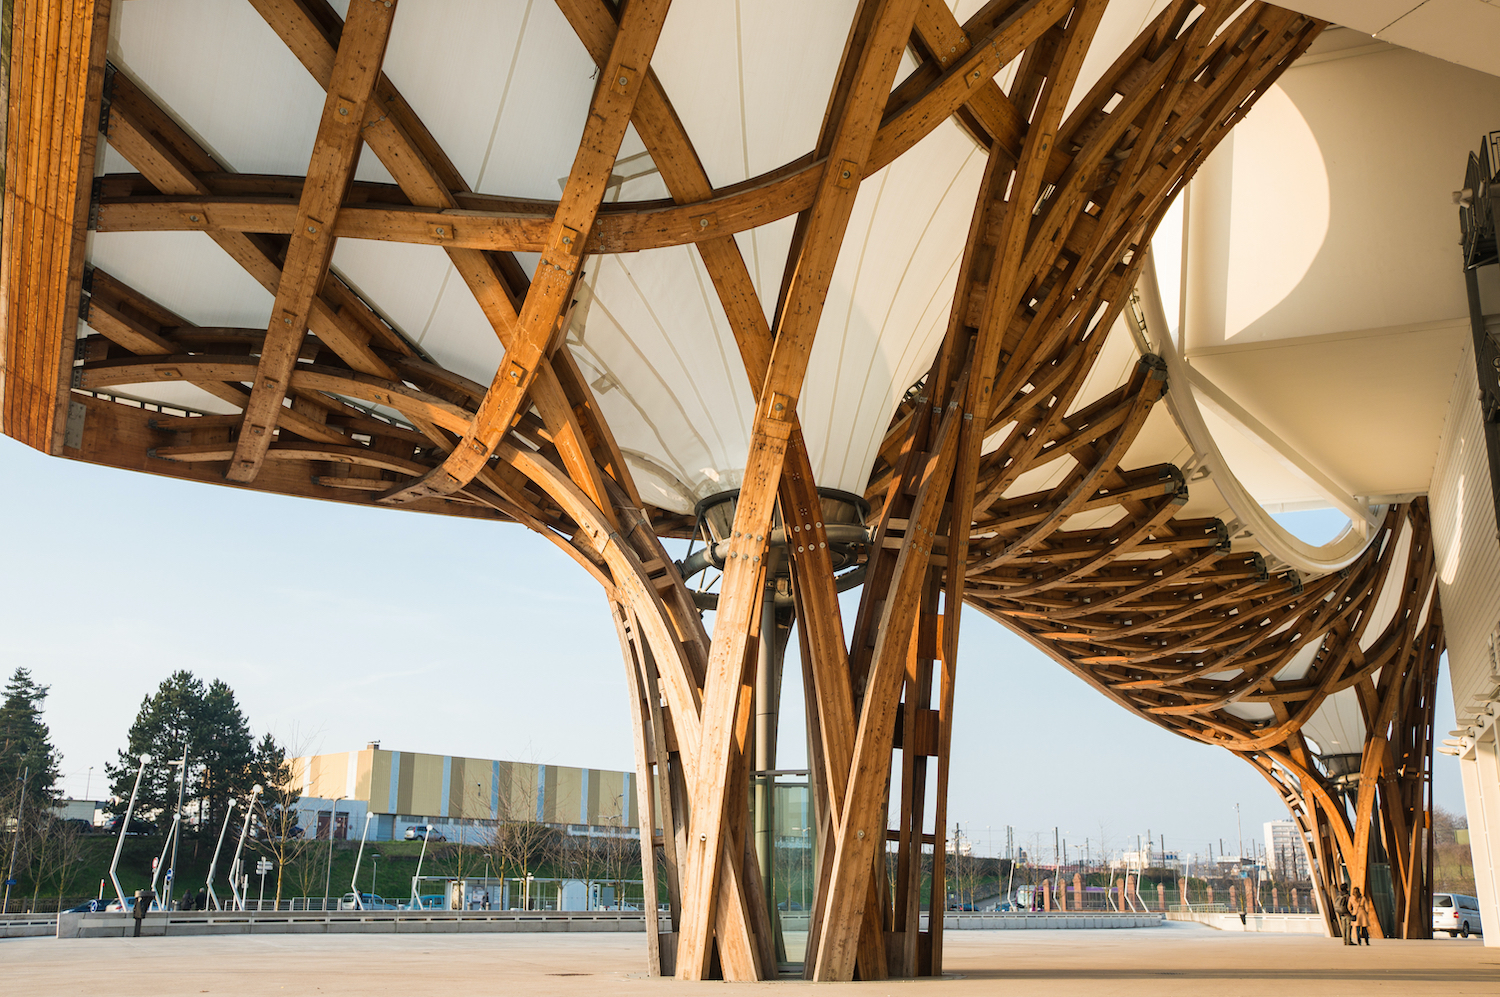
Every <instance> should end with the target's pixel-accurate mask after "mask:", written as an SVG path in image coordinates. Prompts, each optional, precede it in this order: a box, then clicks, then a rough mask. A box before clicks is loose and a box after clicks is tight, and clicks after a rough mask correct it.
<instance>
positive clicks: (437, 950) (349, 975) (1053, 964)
mask: <svg viewBox="0 0 1500 997" xmlns="http://www.w3.org/2000/svg"><path fill="white" fill-rule="evenodd" d="M643 940H644V939H643V938H642V936H640V935H605V934H601V935H427V936H396V935H334V936H328V935H306V936H284V935H282V936H255V937H245V936H241V937H229V938H153V939H130V938H120V939H89V940H64V941H59V940H57V939H51V938H36V939H14V940H10V941H0V993H4V994H17V995H20V994H28V995H29V994H54V993H56V994H62V993H108V994H110V995H111V997H136V995H140V997H148V995H149V997H163V995H167V997H175V995H178V994H188V995H192V994H204V993H207V994H232V995H235V997H253V995H262V994H264V995H292V994H295V995H297V997H334V995H337V997H346V995H347V997H356V995H357V997H373V995H384V994H390V995H393V997H425V995H428V994H432V995H443V997H448V995H454V994H459V995H468V994H483V995H496V997H533V995H536V997H547V995H554V994H556V995H562V997H595V995H598V997H605V995H608V997H677V995H688V994H698V993H705V992H712V993H723V992H724V991H723V988H724V986H725V985H724V984H719V983H700V984H683V983H677V982H676V981H672V980H650V979H646V978H645V977H644V975H643V970H644V962H645V958H644V955H643V953H642V950H641V944H642V942H643ZM946 944H947V947H948V960H947V961H948V970H949V973H950V976H949V977H948V978H946V979H944V980H942V981H936V980H920V981H911V980H909V981H893V982H889V983H874V984H863V983H861V984H853V985H852V986H850V985H845V986H842V987H835V988H834V989H835V990H836V991H837V992H844V993H849V992H858V993H859V994H870V995H877V994H878V995H891V997H895V995H925V997H931V995H932V994H934V993H936V992H942V993H944V994H949V993H951V994H954V995H955V997H958V995H975V997H979V995H985V997H988V995H991V994H996V995H1001V994H1003V995H1006V997H1009V995H1026V994H1047V995H1058V997H1071V995H1075V994H1077V995H1087V997H1109V995H1137V994H1139V995H1151V997H1177V995H1184V997H1186V995H1192V997H1204V995H1212V997H1227V995H1238V994H1245V995H1254V997H1300V995H1304V994H1316V995H1344V994H1350V995H1365V994H1392V995H1397V994H1400V995H1406V994H1414V995H1415V994H1439V993H1440V994H1444V995H1448V997H1452V995H1458V994H1500V950H1497V949H1486V948H1484V947H1483V945H1482V944H1481V943H1480V942H1479V941H1478V940H1475V939H1470V940H1450V939H1447V938H1444V939H1440V940H1436V941H1431V942H1383V943H1382V942H1376V943H1375V944H1374V945H1372V946H1371V947H1370V948H1360V949H1352V948H1344V947H1343V946H1342V945H1340V944H1339V943H1338V942H1337V941H1331V940H1328V939H1323V938H1306V937H1295V936H1277V935H1264V934H1260V935H1257V934H1238V933H1231V932H1221V931H1216V930H1214V929H1212V928H1208V927H1204V926H1202V925H1197V924H1181V923H1172V924H1168V925H1165V926H1163V927H1161V928H1147V929H1115V930H1109V931H954V932H950V933H949V934H948V936H947V943H946ZM809 986H811V984H806V983H802V982H801V981H796V982H788V983H771V984H753V985H734V986H733V990H734V992H735V993H746V994H749V993H752V992H755V993H759V992H761V991H768V992H769V991H779V992H783V993H784V992H786V990H787V989H788V988H791V989H792V990H795V991H798V992H801V991H802V990H803V988H806V987H809ZM825 989H827V988H825Z"/></svg>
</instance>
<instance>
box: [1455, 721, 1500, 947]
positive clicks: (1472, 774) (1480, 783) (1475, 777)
mask: <svg viewBox="0 0 1500 997" xmlns="http://www.w3.org/2000/svg"><path fill="white" fill-rule="evenodd" d="M1459 768H1460V770H1461V771H1462V772H1463V780H1464V803H1465V810H1467V812H1468V817H1469V851H1470V852H1471V853H1472V854H1473V857H1474V889H1475V893H1477V894H1478V899H1479V919H1480V920H1481V921H1482V922H1483V923H1484V925H1485V926H1486V927H1489V926H1491V925H1494V926H1496V927H1495V928H1494V929H1492V930H1487V931H1485V932H1484V944H1485V945H1487V946H1491V947H1494V948H1500V752H1497V745H1496V743H1495V728H1494V727H1493V726H1491V727H1490V728H1489V729H1488V730H1486V731H1485V732H1484V733H1483V734H1482V735H1480V737H1479V739H1478V741H1477V742H1476V743H1475V745H1474V750H1473V751H1472V752H1468V753H1466V754H1465V755H1463V756H1462V757H1461V758H1460V760H1459Z"/></svg>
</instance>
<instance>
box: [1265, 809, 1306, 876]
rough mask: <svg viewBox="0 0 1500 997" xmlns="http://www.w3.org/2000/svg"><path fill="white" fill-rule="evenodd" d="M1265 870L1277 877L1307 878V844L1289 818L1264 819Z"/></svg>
mask: <svg viewBox="0 0 1500 997" xmlns="http://www.w3.org/2000/svg"><path fill="white" fill-rule="evenodd" d="M1265 831H1266V871H1267V872H1269V873H1270V874H1271V875H1272V876H1275V877H1276V878H1277V879H1308V878H1309V877H1310V876H1311V873H1310V871H1309V870H1310V868H1311V867H1310V865H1309V864H1308V860H1307V845H1306V843H1305V842H1303V840H1302V832H1301V831H1300V830H1298V829H1297V825H1296V823H1295V822H1294V821H1291V820H1271V821H1266V826H1265Z"/></svg>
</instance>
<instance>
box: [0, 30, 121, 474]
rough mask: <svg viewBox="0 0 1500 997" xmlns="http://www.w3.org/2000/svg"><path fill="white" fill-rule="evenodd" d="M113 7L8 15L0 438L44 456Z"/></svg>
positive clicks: (73, 304) (79, 271)
mask: <svg viewBox="0 0 1500 997" xmlns="http://www.w3.org/2000/svg"><path fill="white" fill-rule="evenodd" d="M110 9H111V8H110V0H81V2H77V3H70V4H58V3H48V2H44V0H17V2H15V3H14V5H13V10H12V11H11V16H12V18H13V20H12V27H11V33H10V39H11V45H10V50H9V56H10V65H9V67H8V72H9V76H8V79H9V85H8V92H7V93H6V94H5V99H6V100H7V112H6V113H7V118H6V120H7V127H6V131H5V135H6V148H5V175H4V182H5V192H4V211H3V215H4V228H5V232H4V239H3V244H0V289H3V290H0V293H3V311H4V315H5V327H4V329H3V338H0V394H3V404H0V430H3V431H4V432H5V434H6V435H8V436H11V437H13V438H14V439H17V440H20V441H21V442H22V443H25V444H26V445H27V446H30V447H34V448H36V449H38V450H41V451H42V452H44V453H53V454H55V453H58V452H60V451H61V449H62V444H63V433H64V429H65V423H66V406H67V395H68V389H67V383H68V378H69V376H70V375H71V367H72V362H73V339H74V332H75V330H76V328H77V315H78V300H79V291H80V285H81V282H82V279H83V250H84V239H85V237H86V235H87V232H86V228H87V218H88V208H89V191H90V189H91V188H90V184H91V182H92V179H93V175H94V162H95V146H96V139H97V136H98V128H97V123H98V120H99V102H100V93H101V91H102V88H103V82H104V56H105V49H106V45H107V41H108V36H109V15H110Z"/></svg>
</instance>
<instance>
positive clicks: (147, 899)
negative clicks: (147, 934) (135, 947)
mask: <svg viewBox="0 0 1500 997" xmlns="http://www.w3.org/2000/svg"><path fill="white" fill-rule="evenodd" d="M155 900H156V894H155V893H153V892H151V891H150V890H136V891H135V910H134V911H132V913H133V914H135V935H134V936H133V937H135V938H139V937H141V922H142V921H144V920H145V919H146V911H148V910H150V909H151V904H152V903H153V902H154V901H155Z"/></svg>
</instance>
